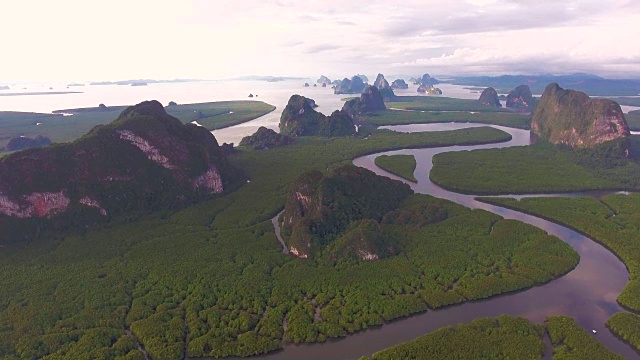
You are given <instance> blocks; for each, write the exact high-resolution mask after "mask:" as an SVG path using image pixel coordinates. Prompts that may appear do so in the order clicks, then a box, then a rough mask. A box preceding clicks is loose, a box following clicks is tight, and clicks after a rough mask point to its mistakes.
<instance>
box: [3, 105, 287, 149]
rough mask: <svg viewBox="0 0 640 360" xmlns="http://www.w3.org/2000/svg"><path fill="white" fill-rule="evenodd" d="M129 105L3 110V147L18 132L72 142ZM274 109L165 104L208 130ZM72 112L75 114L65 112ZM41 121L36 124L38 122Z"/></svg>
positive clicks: (176, 114) (172, 113)
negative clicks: (41, 111) (46, 110)
mask: <svg viewBox="0 0 640 360" xmlns="http://www.w3.org/2000/svg"><path fill="white" fill-rule="evenodd" d="M125 108H126V106H109V107H106V108H86V109H69V110H59V111H58V113H56V114H39V113H22V112H0V147H3V146H5V144H6V142H7V141H9V139H11V138H13V137H16V136H20V135H23V136H28V137H36V136H38V135H42V136H46V137H48V138H50V139H51V140H52V141H53V142H57V143H62V142H69V141H72V140H75V139H78V138H80V137H81V136H82V135H84V134H85V133H87V132H88V131H89V130H91V129H92V128H93V127H94V126H96V125H100V124H107V123H109V122H111V121H113V119H115V118H117V117H118V115H119V114H120V113H121V112H122V111H123V110H124V109H125ZM274 109H275V107H274V106H272V105H269V104H266V103H264V102H261V101H220V102H211V103H200V104H185V105H177V106H169V107H167V108H166V111H167V113H169V115H172V116H175V117H177V118H178V119H180V120H181V121H182V122H183V123H187V122H191V121H197V122H198V123H199V124H200V125H202V126H204V127H205V128H207V130H214V129H220V128H224V127H227V126H231V125H236V124H239V123H242V122H246V121H249V120H253V119H255V118H258V117H260V116H262V115H264V114H267V113H269V112H271V111H273V110H274ZM62 113H65V114H73V115H72V116H63V115H62ZM38 123H39V124H40V125H36V124H38Z"/></svg>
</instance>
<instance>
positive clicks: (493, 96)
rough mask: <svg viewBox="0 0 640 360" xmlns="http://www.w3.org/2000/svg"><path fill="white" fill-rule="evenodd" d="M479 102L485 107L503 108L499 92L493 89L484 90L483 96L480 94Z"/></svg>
mask: <svg viewBox="0 0 640 360" xmlns="http://www.w3.org/2000/svg"><path fill="white" fill-rule="evenodd" d="M478 101H480V103H481V104H482V105H485V106H490V107H502V104H500V99H499V98H498V92H497V91H496V89H494V88H492V87H488V88H486V89H484V91H483V92H482V94H480V99H478Z"/></svg>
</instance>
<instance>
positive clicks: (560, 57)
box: [0, 0, 640, 81]
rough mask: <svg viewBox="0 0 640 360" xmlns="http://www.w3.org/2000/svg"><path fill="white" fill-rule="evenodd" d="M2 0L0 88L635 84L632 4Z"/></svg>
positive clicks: (639, 4) (637, 39)
mask: <svg viewBox="0 0 640 360" xmlns="http://www.w3.org/2000/svg"><path fill="white" fill-rule="evenodd" d="M0 1H2V3H3V6H2V11H1V12H0V33H2V34H3V35H2V43H1V45H0V46H2V54H1V55H0V56H2V66H0V80H26V81H49V80H118V79H131V78H155V79H168V78H206V79H216V78H225V77H232V76H240V75H249V74H258V75H278V76H317V75H319V74H326V75H329V76H330V77H331V76H334V77H338V76H339V77H343V76H345V75H348V74H354V73H365V74H375V73H377V72H383V73H385V74H390V75H392V74H421V73H424V72H429V73H432V74H435V75H439V76H442V75H459V74H502V73H526V74H534V73H574V72H591V73H596V74H600V75H604V76H609V77H636V78H640V25H639V24H640V1H638V0H609V1H602V0H597V1H595V0H594V1H592V0H584V1H570V0H565V1H545V0H533V1H530V0H445V1H443V0H437V1H431V0H402V1H389V0H385V1H377V0H323V1H307V0H243V1H236V0H209V1H207V0H191V1H189V0H152V1H147V0H100V1H99V0H56V1H50V0H38V1H34V0H20V1H15V0H0ZM396 4H397V5H396Z"/></svg>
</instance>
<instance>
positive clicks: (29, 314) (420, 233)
mask: <svg viewBox="0 0 640 360" xmlns="http://www.w3.org/2000/svg"><path fill="white" fill-rule="evenodd" d="M508 137H509V136H508V135H507V134H505V133H503V132H500V131H498V130H496V129H491V128H476V129H469V130H459V131H451V132H441V133H437V134H429V133H414V134H399V133H394V132H391V131H378V132H374V133H373V134H372V135H371V136H370V137H369V138H368V139H353V138H341V139H327V138H305V139H302V140H296V142H295V143H294V144H293V145H289V146H284V147H280V148H276V149H271V150H267V151H264V150H263V151H253V150H248V149H244V150H242V151H240V152H238V153H237V154H235V155H233V156H231V157H230V159H229V160H230V161H231V162H232V163H233V164H234V165H236V166H239V167H241V168H242V169H244V170H245V171H246V173H247V176H248V177H249V179H250V182H249V183H246V184H245V185H244V186H242V187H241V188H240V189H239V190H237V191H235V192H233V193H231V194H228V195H225V196H223V197H219V198H216V199H213V200H209V201H205V202H203V203H201V204H198V205H195V206H193V207H190V208H188V209H185V210H182V211H180V212H178V213H175V214H173V215H171V216H168V215H166V214H164V215H159V216H155V217H150V218H146V219H143V220H141V221H136V222H132V223H129V224H122V223H121V224H116V223H113V224H111V225H109V226H107V227H106V228H104V229H101V230H96V231H90V232H78V233H73V234H69V235H66V236H62V235H61V236H59V237H57V238H56V239H41V240H39V241H36V242H31V243H28V244H21V245H13V246H7V247H4V248H2V249H0V264H2V265H1V266H0V294H1V295H0V309H1V311H0V356H2V357H6V358H46V359H59V358H108V359H139V358H142V356H143V353H142V352H141V351H140V350H138V345H140V346H141V347H142V348H143V349H144V350H145V351H146V352H147V353H148V354H149V355H150V356H151V357H153V358H157V359H178V358H182V357H183V356H184V355H185V351H186V353H187V354H188V355H189V356H214V357H223V356H229V355H240V356H246V355H251V354H256V353H261V352H266V351H270V350H274V349H277V348H280V347H282V346H283V342H284V343H288V342H291V343H298V342H316V341H324V340H325V339H327V338H331V337H337V336H344V335H346V334H349V333H352V332H354V331H358V330H362V329H366V328H367V327H369V326H372V325H376V324H381V323H382V322H384V321H387V320H390V319H394V318H397V317H401V316H406V315H409V314H412V313H415V312H420V311H425V310H426V309H428V308H437V307H440V306H444V305H447V304H452V303H457V302H462V301H466V300H469V299H479V298H485V297H488V296H491V295H495V294H498V293H501V292H505V291H513V290H515V289H520V288H525V287H530V286H533V285H535V284H540V283H543V282H546V281H549V280H551V279H553V278H556V277H558V276H560V275H562V274H564V273H566V272H567V271H569V270H570V269H572V268H573V267H574V266H575V265H576V264H577V262H578V255H577V254H576V253H575V252H574V251H573V250H572V249H571V248H570V247H569V246H568V245H566V244H565V243H563V242H561V241H560V240H558V239H556V238H553V237H550V236H548V235H547V234H545V233H544V232H543V231H541V230H539V229H536V228H534V227H532V226H529V225H525V224H523V223H519V222H515V221H511V220H502V219H500V218H499V217H498V216H496V215H493V214H490V213H487V212H484V211H477V210H473V211H472V210H469V209H466V208H464V207H462V206H459V205H456V204H453V203H450V202H447V201H444V200H438V199H435V198H432V197H429V196H424V195H414V196H411V197H409V198H408V199H407V200H406V201H405V202H404V203H403V204H402V205H401V207H400V208H399V209H397V210H396V211H395V212H393V213H392V214H389V216H387V218H386V220H385V219H383V221H386V223H385V224H386V225H385V227H386V228H387V230H386V231H387V234H389V236H395V238H394V239H395V240H396V241H397V245H398V248H399V250H400V254H401V255H400V256H391V257H389V258H387V259H383V260H379V261H374V262H369V261H366V262H362V261H358V262H354V261H350V260H349V259H345V260H344V261H337V262H335V261H333V260H332V259H327V258H322V259H319V260H312V259H307V260H304V259H294V258H292V257H289V256H287V255H283V254H282V253H281V248H280V245H279V244H278V242H277V240H276V238H275V234H274V231H273V227H272V224H271V222H270V221H269V220H270V218H271V217H273V215H275V214H276V213H277V212H279V211H280V209H281V208H282V206H283V204H284V201H285V196H286V193H287V190H288V188H289V186H290V184H291V183H292V182H293V180H294V179H295V178H296V177H297V175H298V174H300V173H301V172H302V171H306V170H313V169H317V170H321V171H327V169H332V168H335V167H337V166H340V165H342V164H345V163H349V162H350V161H351V159H353V158H355V157H357V156H360V155H364V154H367V153H372V152H378V151H383V150H391V149H398V148H404V147H425V146H444V145H449V144H455V143H462V144H473V143H483V142H491V141H500V140H506V139H508ZM257 199H259V201H257ZM434 206H435V207H437V208H438V209H440V210H438V211H436V212H434V213H433V215H434V216H433V219H436V220H437V221H430V220H432V219H431V216H429V218H428V219H425V218H424V216H423V213H424V212H423V211H422V210H423V209H425V208H433V207H434ZM442 209H444V210H442ZM443 214H444V215H446V218H444V216H443ZM540 264H544V266H540ZM128 331H131V334H132V335H131V336H129V335H128V333H127V332H128ZM136 341H139V343H136Z"/></svg>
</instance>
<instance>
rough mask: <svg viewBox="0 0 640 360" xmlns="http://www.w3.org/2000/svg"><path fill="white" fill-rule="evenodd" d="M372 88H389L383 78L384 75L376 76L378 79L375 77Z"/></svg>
mask: <svg viewBox="0 0 640 360" xmlns="http://www.w3.org/2000/svg"><path fill="white" fill-rule="evenodd" d="M373 86H375V87H377V88H378V90H383V89H388V88H389V87H390V86H389V82H388V81H387V79H385V78H384V75H382V74H378V77H376V81H375V82H374V83H373Z"/></svg>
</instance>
